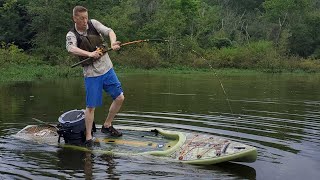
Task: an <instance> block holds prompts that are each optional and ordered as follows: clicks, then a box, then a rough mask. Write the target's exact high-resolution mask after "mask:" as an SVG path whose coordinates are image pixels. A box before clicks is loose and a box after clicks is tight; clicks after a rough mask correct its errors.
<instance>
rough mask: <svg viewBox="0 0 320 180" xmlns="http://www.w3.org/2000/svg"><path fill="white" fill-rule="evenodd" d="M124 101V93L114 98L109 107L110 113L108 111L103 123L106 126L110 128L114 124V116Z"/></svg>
mask: <svg viewBox="0 0 320 180" xmlns="http://www.w3.org/2000/svg"><path fill="white" fill-rule="evenodd" d="M123 101H124V95H123V94H120V95H119V96H118V97H117V98H116V99H115V100H113V102H112V104H111V106H110V108H109V113H108V116H107V119H106V120H105V122H104V124H103V126H104V127H106V128H108V127H110V126H111V125H112V121H113V118H114V117H115V116H116V115H117V113H118V112H119V110H120V108H121V106H122V103H123Z"/></svg>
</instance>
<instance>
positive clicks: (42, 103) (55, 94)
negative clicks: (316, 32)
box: [0, 73, 320, 180]
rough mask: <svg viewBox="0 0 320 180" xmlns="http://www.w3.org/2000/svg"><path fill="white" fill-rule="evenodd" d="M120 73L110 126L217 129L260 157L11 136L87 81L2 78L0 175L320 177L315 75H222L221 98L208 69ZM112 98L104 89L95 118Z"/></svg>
mask: <svg viewBox="0 0 320 180" xmlns="http://www.w3.org/2000/svg"><path fill="white" fill-rule="evenodd" d="M119 79H120V80H121V82H122V85H123V89H124V91H125V96H126V100H125V103H124V105H123V107H122V109H121V112H120V113H119V115H118V116H117V118H116V120H115V121H114V124H120V125H130V126H138V127H139V126H143V127H161V128H163V129H168V130H179V131H187V132H191V131H192V132H200V133H209V134H213V135H219V136H223V137H226V138H230V139H232V140H235V141H239V142H243V143H246V144H248V145H252V146H255V147H256V148H257V149H258V159H257V161H256V162H254V163H222V164H217V165H211V166H193V165H187V164H180V163H172V162H167V161H165V160H162V159H161V158H153V157H130V156H129V157H122V156H119V157H117V156H115V157H114V156H109V155H101V154H100V155H97V154H91V153H88V152H81V151H75V150H70V149H61V148H58V147H53V146H46V145H43V144H34V143H31V142H23V141H20V140H17V139H14V138H12V137H11V135H12V134H15V133H16V132H18V131H19V130H20V129H22V128H23V127H25V126H26V125H28V124H38V123H37V122H35V121H34V120H33V119H32V118H37V119H40V120H42V121H45V122H47V123H53V124H56V123H57V119H58V117H59V116H60V115H61V114H62V113H63V112H65V111H68V110H72V109H82V108H83V107H84V106H85V102H84V100H85V98H84V95H85V92H84V86H83V80H82V79H81V78H78V79H58V80H50V81H35V82H17V83H9V84H8V83H2V84H1V83H0V160H1V164H0V179H166V180H167V179H181V180H182V179H183V180H184V179H308V180H309V179H317V178H316V177H319V175H320V136H319V134H320V112H319V107H320V91H319V84H320V76H319V75H315V74H309V75H279V74H274V75H272V74H259V75H224V76H222V75H220V80H221V81H222V84H223V86H224V88H225V91H226V94H227V97H226V96H225V94H224V93H223V91H222V88H221V84H220V83H219V80H218V79H217V77H216V76H214V74H213V73H204V74H201V73H196V74H147V73H146V74H129V73H124V74H119ZM228 100H229V101H228ZM228 102H229V103H228ZM110 103H111V100H110V98H109V97H108V96H107V95H105V96H104V105H103V107H100V108H98V109H97V110H96V116H95V121H96V123H97V124H102V123H103V121H104V119H105V116H106V114H107V110H108V108H109V105H110ZM229 104H230V106H229Z"/></svg>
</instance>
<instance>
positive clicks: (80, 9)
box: [72, 6, 88, 16]
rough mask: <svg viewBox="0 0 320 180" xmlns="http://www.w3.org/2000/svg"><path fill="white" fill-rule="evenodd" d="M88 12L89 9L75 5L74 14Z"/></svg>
mask: <svg viewBox="0 0 320 180" xmlns="http://www.w3.org/2000/svg"><path fill="white" fill-rule="evenodd" d="M82 12H88V9H87V8H85V7H83V6H75V7H74V8H73V11H72V15H73V16H76V15H77V14H78V13H82Z"/></svg>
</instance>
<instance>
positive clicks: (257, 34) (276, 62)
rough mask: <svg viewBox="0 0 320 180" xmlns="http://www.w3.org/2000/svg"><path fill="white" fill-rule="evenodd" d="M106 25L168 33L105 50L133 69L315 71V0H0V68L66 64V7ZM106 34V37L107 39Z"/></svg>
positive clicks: (120, 32)
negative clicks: (84, 11)
mask: <svg viewBox="0 0 320 180" xmlns="http://www.w3.org/2000/svg"><path fill="white" fill-rule="evenodd" d="M75 5H83V6H85V7H87V8H88V10H89V18H92V19H97V20H99V21H100V22H102V23H103V24H105V25H106V26H108V27H111V28H112V29H113V30H114V31H115V32H116V34H117V36H118V40H119V41H121V42H127V41H133V40H138V39H152V38H156V39H159V38H160V39H167V40H169V41H168V42H149V43H140V44H136V45H131V46H128V47H123V48H122V49H121V50H120V51H119V52H111V56H112V60H113V62H114V64H118V65H123V66H131V67H138V68H147V69H149V68H158V67H161V68H166V67H175V66H186V67H192V68H208V67H209V66H208V63H209V64H210V65H211V66H212V67H214V68H242V69H262V70H265V71H270V72H281V71H283V70H289V71H295V70H305V71H310V72H315V71H317V70H319V69H320V33H319V30H320V1H319V0H95V1H91V0H81V1H80V0H64V1H61V0H32V1H31V0H0V24H1V26H0V32H1V33H0V42H1V44H0V55H1V56H0V67H1V66H6V65H8V64H25V63H29V64H38V65H41V64H46V65H50V66H56V65H58V66H70V65H71V64H72V63H74V62H76V61H77V60H76V59H75V58H74V57H72V56H70V55H69V54H68V53H67V51H66V49H65V36H66V33H67V32H68V30H69V29H70V28H71V27H72V26H73V21H72V9H73V7H74V6H75ZM107 40H108V38H106V41H107Z"/></svg>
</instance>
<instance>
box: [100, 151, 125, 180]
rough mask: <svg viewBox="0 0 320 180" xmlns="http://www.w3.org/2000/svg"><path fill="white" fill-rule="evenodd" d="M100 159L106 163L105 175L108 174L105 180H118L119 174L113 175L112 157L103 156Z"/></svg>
mask: <svg viewBox="0 0 320 180" xmlns="http://www.w3.org/2000/svg"><path fill="white" fill-rule="evenodd" d="M100 158H101V159H102V160H104V161H106V162H107V163H108V164H107V169H106V173H107V174H108V178H107V179H118V177H119V176H120V174H116V173H115V169H116V162H115V161H114V160H113V156H112V155H107V154H104V155H101V156H100Z"/></svg>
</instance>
